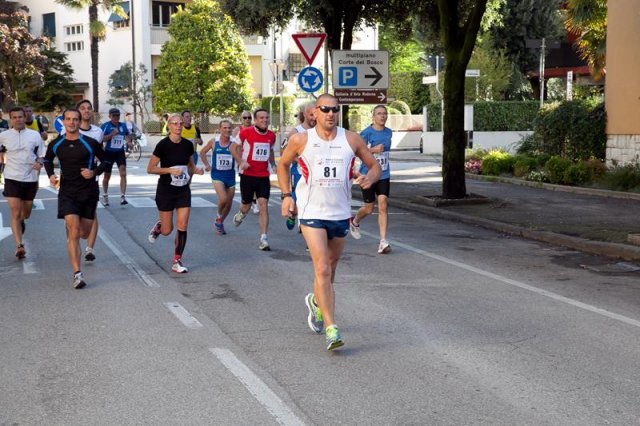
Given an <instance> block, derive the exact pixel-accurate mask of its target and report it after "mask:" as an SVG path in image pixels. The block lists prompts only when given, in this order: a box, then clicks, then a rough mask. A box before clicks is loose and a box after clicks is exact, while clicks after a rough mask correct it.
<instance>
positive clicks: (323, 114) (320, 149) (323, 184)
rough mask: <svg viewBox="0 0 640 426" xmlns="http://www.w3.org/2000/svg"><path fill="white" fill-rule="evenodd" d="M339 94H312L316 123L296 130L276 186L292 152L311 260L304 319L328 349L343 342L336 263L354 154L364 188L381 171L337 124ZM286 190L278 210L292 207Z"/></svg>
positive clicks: (284, 178) (283, 181) (285, 176)
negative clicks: (310, 290)
mask: <svg viewBox="0 0 640 426" xmlns="http://www.w3.org/2000/svg"><path fill="white" fill-rule="evenodd" d="M339 112H340V107H338V100H337V99H336V98H335V97H334V96H332V95H329V94H323V95H320V96H319V97H318V99H317V100H316V113H315V117H316V126H315V127H314V128H313V129H309V130H307V131H306V132H304V133H298V134H295V135H293V136H292V137H291V139H289V144H288V146H287V148H286V149H285V151H284V152H283V154H282V156H281V157H280V163H279V164H278V182H279V184H280V188H289V187H290V184H291V182H290V176H289V167H290V166H291V164H292V163H293V161H294V160H295V159H296V158H297V159H298V163H299V164H300V170H301V172H302V179H300V181H299V182H298V187H297V189H296V191H297V193H298V199H297V202H296V204H297V208H298V213H299V218H300V224H301V228H302V235H303V236H304V239H305V241H306V242H307V245H308V246H309V252H310V254H311V260H312V262H313V270H314V280H313V293H309V294H308V295H307V296H306V297H305V303H306V305H307V308H308V309H309V316H308V318H307V322H308V324H309V327H310V328H311V330H313V331H314V332H316V333H322V329H323V327H325V335H326V342H327V350H333V349H335V348H338V347H340V346H342V345H344V342H343V340H342V338H341V336H340V332H339V331H338V326H337V325H336V322H335V290H334V287H333V282H334V280H335V273H336V267H337V266H338V261H339V260H340V255H341V254H342V250H343V249H344V245H345V239H344V237H345V236H347V234H348V233H349V219H350V217H351V178H352V176H351V170H352V167H353V164H354V160H355V156H357V157H358V158H360V159H361V160H362V162H364V164H366V165H367V166H368V167H369V171H368V172H367V174H363V175H360V176H359V177H358V178H357V179H356V180H355V182H356V183H357V184H358V185H360V186H361V187H362V188H364V189H367V188H369V187H371V185H372V184H374V183H375V182H377V180H378V178H379V177H380V165H379V164H378V163H377V161H376V159H375V158H374V157H373V155H372V154H371V153H370V152H369V150H368V149H367V146H366V144H365V143H364V141H363V140H362V138H361V137H360V136H359V135H358V134H357V133H353V132H351V131H348V130H345V129H343V128H341V127H337V121H338V114H339ZM294 208H295V206H294V202H293V198H292V194H291V193H283V194H282V216H284V217H289V216H291V215H292V213H293V211H294Z"/></svg>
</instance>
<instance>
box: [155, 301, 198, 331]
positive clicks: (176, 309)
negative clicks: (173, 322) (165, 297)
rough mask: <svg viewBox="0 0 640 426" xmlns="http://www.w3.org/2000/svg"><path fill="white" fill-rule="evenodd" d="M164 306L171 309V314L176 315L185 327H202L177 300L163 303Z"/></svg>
mask: <svg viewBox="0 0 640 426" xmlns="http://www.w3.org/2000/svg"><path fill="white" fill-rule="evenodd" d="M164 306H166V307H167V309H169V310H170V311H171V313H172V314H173V315H175V316H176V318H178V319H179V320H180V322H181V323H182V324H184V326H185V327H187V328H191V329H196V328H202V323H201V322H200V321H198V320H197V319H196V318H195V317H194V316H193V315H191V314H190V313H189V311H187V310H186V309H185V308H183V307H182V305H180V304H179V303H178V302H168V303H165V304H164Z"/></svg>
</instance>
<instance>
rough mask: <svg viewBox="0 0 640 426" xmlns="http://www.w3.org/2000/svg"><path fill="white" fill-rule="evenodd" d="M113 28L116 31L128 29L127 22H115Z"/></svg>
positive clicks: (124, 20) (126, 20) (125, 20)
mask: <svg viewBox="0 0 640 426" xmlns="http://www.w3.org/2000/svg"><path fill="white" fill-rule="evenodd" d="M113 28H114V29H116V30H117V29H119V28H129V20H128V19H123V20H122V21H115V22H114V23H113Z"/></svg>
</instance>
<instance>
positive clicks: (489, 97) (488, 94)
mask: <svg viewBox="0 0 640 426" xmlns="http://www.w3.org/2000/svg"><path fill="white" fill-rule="evenodd" d="M492 45H493V43H492V41H491V38H490V37H485V38H483V39H482V40H481V41H479V42H478V43H477V44H476V47H475V49H474V50H473V54H472V55H471V60H470V61H469V65H468V68H469V69H478V70H480V77H474V78H467V80H466V85H465V99H466V100H467V101H493V100H499V99H503V97H504V92H505V91H506V90H507V88H508V87H509V86H510V83H511V77H512V76H511V75H512V73H513V69H512V66H511V62H510V61H509V59H508V58H507V57H506V54H505V53H504V51H502V50H496V49H495V48H493V46H492ZM476 89H477V90H476Z"/></svg>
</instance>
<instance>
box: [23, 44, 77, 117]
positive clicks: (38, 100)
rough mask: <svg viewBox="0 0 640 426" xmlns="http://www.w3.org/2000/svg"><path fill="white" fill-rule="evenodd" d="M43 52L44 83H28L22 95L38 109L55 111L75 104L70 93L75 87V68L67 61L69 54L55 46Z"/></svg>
mask: <svg viewBox="0 0 640 426" xmlns="http://www.w3.org/2000/svg"><path fill="white" fill-rule="evenodd" d="M42 54H43V55H44V56H45V57H46V68H45V70H44V72H43V77H44V78H43V82H42V84H31V85H28V86H27V87H26V89H25V91H24V92H23V93H22V92H21V95H20V97H21V98H24V99H26V100H27V102H28V103H30V104H31V105H32V106H33V108H34V109H35V110H36V111H53V110H55V109H56V108H59V109H62V108H65V107H68V106H71V105H73V104H74V102H73V98H72V97H71V95H70V93H72V91H73V89H74V85H73V83H72V81H73V68H71V65H70V64H69V62H67V54H66V53H63V52H60V51H58V50H56V49H55V47H49V48H46V49H45V50H43V51H42Z"/></svg>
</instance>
